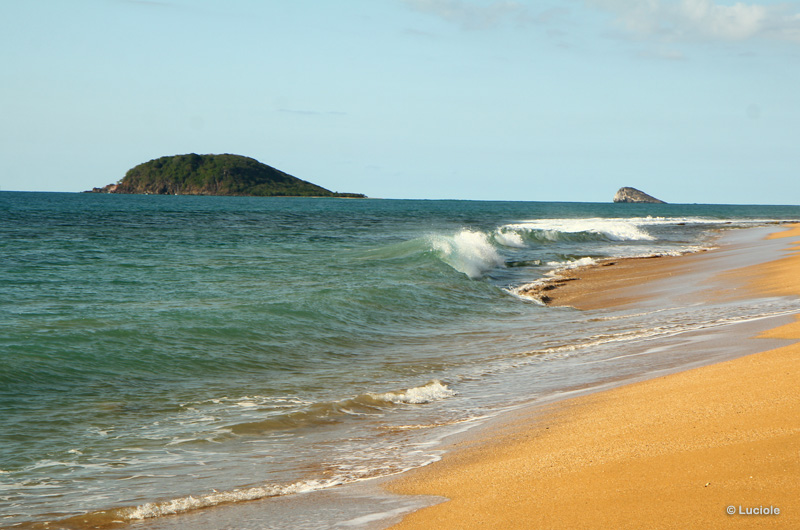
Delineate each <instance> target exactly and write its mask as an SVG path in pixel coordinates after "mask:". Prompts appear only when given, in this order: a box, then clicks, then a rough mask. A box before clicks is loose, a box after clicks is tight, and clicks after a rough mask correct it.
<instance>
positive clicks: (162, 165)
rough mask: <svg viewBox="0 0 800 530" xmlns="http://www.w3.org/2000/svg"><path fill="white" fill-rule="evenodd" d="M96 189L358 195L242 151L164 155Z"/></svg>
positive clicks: (152, 192) (201, 193) (150, 191)
mask: <svg viewBox="0 0 800 530" xmlns="http://www.w3.org/2000/svg"><path fill="white" fill-rule="evenodd" d="M92 192H95V193H141V194H153V195H239V196H258V197H355V198H363V197H365V195H362V194H360V193H338V192H333V191H330V190H327V189H325V188H323V187H321V186H317V185H316V184H312V183H310V182H306V181H305V180H301V179H299V178H297V177H293V176H292V175H289V174H288V173H284V172H283V171H280V170H278V169H275V168H274V167H271V166H268V165H266V164H262V163H261V162H259V161H258V160H255V159H253V158H248V157H246V156H240V155H231V154H224V155H198V154H194V153H191V154H188V155H175V156H163V157H161V158H157V159H155V160H151V161H149V162H145V163H144V164H139V165H138V166H136V167H134V168H132V169H130V170H129V171H128V172H127V173H126V174H125V176H124V177H123V178H122V179H121V180H120V181H119V182H117V183H116V184H109V185H108V186H105V187H103V188H94V189H93V190H92Z"/></svg>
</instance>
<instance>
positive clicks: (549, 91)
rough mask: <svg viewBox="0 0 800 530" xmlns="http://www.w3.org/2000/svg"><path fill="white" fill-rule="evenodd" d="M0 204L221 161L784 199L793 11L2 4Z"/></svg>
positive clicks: (311, 3)
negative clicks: (199, 160) (7, 196)
mask: <svg viewBox="0 0 800 530" xmlns="http://www.w3.org/2000/svg"><path fill="white" fill-rule="evenodd" d="M0 46H1V47H2V49H3V53H2V54H0V72H1V74H0V75H2V83H0V135H1V136H0V189H2V190H30V191H82V190H85V189H90V188H92V187H94V186H102V185H105V184H108V183H112V182H116V181H117V180H119V179H120V178H122V176H124V174H125V172H126V171H127V170H128V169H129V168H131V167H133V166H134V165H136V164H138V163H141V162H145V161H147V160H150V159H153V158H157V157H160V156H164V155H173V154H182V153H190V152H195V153H236V154H242V155H247V156H251V157H253V158H256V159H258V160H260V161H261V162H264V163H266V164H270V165H272V166H274V167H277V168H279V169H281V170H283V171H286V172H288V173H291V174H293V175H295V176H297V177H299V178H302V179H305V180H309V181H311V182H314V183H316V184H319V185H322V186H325V187H327V188H329V189H332V190H337V191H352V192H361V193H366V194H367V195H369V196H371V197H390V198H427V199H441V198H446V199H499V200H532V201H537V200H542V201H598V202H605V201H609V200H610V199H611V197H613V195H614V192H615V191H616V190H617V188H619V187H621V186H634V187H638V188H640V189H642V190H644V191H646V192H648V193H650V194H651V195H655V196H656V197H659V198H661V199H664V200H666V201H668V202H676V203H692V202H700V203H740V204H743V203H755V204H800V147H798V137H800V134H798V133H799V132H800V131H799V130H798V129H799V128H800V88H798V87H800V2H769V1H748V2H739V3H734V2H725V1H722V0H676V1H672V0H641V1H629V0H561V1H548V0H545V1H536V2H534V1H523V0H518V1H508V0H339V1H332V0H291V1H289V0H280V1H279V0H261V1H258V0H225V1H222V0H161V1H157V0H152V1H148V0H73V1H60V0H40V1H36V2H31V1H28V0H2V2H0Z"/></svg>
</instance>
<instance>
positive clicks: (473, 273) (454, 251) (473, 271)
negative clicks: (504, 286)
mask: <svg viewBox="0 0 800 530" xmlns="http://www.w3.org/2000/svg"><path fill="white" fill-rule="evenodd" d="M430 241H431V246H432V247H433V250H435V251H436V252H438V253H439V254H440V256H441V258H442V260H443V261H444V262H445V263H447V264H448V265H450V266H451V267H453V268H454V269H455V270H457V271H459V272H463V273H464V274H466V275H467V276H469V277H470V278H472V279H475V278H480V277H481V276H482V275H483V274H484V273H486V272H487V271H489V270H491V269H493V268H495V267H501V266H503V265H504V263H505V262H504V261H503V258H502V257H501V256H500V254H498V252H497V249H496V248H495V247H494V246H493V245H492V242H491V241H490V240H489V237H488V236H487V235H486V234H485V233H483V232H477V231H474V230H462V231H461V232H459V233H457V234H455V235H454V236H441V235H439V236H431V238H430Z"/></svg>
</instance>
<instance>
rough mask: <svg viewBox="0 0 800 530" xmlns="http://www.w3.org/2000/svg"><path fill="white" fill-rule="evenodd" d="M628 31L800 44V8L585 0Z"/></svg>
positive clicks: (706, 0)
mask: <svg viewBox="0 0 800 530" xmlns="http://www.w3.org/2000/svg"><path fill="white" fill-rule="evenodd" d="M587 3H588V4H589V5H593V6H596V7H599V8H601V9H604V10H606V11H609V12H611V13H612V14H613V15H614V16H615V18H616V21H617V23H618V24H619V25H620V26H621V27H622V28H623V29H624V30H625V31H626V32H628V33H629V34H632V35H635V36H637V37H641V38H656V39H659V40H665V41H671V42H677V41H743V40H747V39H756V38H759V39H777V40H785V41H793V42H797V43H800V10H798V9H797V8H793V7H792V6H790V5H789V4H769V5H766V4H759V3H744V2H737V3H736V4H733V5H725V4H720V3H716V2H715V1H714V0H677V1H670V0H587Z"/></svg>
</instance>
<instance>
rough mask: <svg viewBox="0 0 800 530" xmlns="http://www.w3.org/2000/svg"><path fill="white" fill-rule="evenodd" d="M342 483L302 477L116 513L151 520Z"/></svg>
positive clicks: (157, 503)
mask: <svg viewBox="0 0 800 530" xmlns="http://www.w3.org/2000/svg"><path fill="white" fill-rule="evenodd" d="M341 483H342V480H340V479H331V480H305V481H300V482H296V483H294V484H288V485H276V484H270V485H266V486H257V487H252V488H245V489H235V490H231V491H214V492H213V493H208V494H205V495H197V496H193V495H190V496H188V497H180V498H177V499H172V500H169V501H163V502H148V503H146V504H141V505H139V506H136V507H133V508H123V509H121V510H119V513H118V515H119V516H120V517H122V518H124V519H126V520H128V521H135V520H141V519H151V518H153V517H161V516H164V515H175V514H180V513H186V512H190V511H193V510H198V509H201V508H209V507H211V506H217V505H219V504H227V503H233V502H241V501H253V500H257V499H264V498H267V497H277V496H280V495H290V494H293V493H304V492H308V491H314V490H319V489H324V488H329V487H331V486H336V485H339V484H341Z"/></svg>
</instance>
